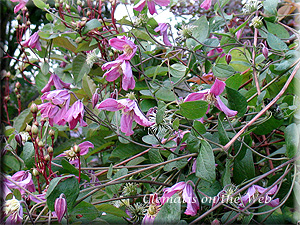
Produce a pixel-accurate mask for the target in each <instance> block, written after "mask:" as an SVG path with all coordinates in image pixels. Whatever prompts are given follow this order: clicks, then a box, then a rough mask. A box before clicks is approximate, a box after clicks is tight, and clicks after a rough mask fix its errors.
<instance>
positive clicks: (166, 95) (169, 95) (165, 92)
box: [155, 87, 175, 102]
mask: <svg viewBox="0 0 300 225" xmlns="http://www.w3.org/2000/svg"><path fill="white" fill-rule="evenodd" d="M155 96H156V97H157V98H158V99H160V100H163V101H168V102H171V101H174V100H175V94H174V93H173V91H171V90H170V89H168V88H165V87H161V88H159V89H158V91H157V92H156V93H155Z"/></svg>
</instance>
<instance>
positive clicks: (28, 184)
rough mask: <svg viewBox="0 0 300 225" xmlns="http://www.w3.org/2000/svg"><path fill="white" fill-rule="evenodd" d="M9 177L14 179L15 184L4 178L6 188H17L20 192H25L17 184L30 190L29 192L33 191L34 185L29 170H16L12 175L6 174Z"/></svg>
mask: <svg viewBox="0 0 300 225" xmlns="http://www.w3.org/2000/svg"><path fill="white" fill-rule="evenodd" d="M7 177H9V178H10V179H11V180H13V181H15V183H16V184H18V186H17V185H15V184H14V183H12V182H11V181H9V180H7V179H5V184H6V186H7V187H8V188H10V189H18V190H19V191H20V192H21V194H25V191H24V190H23V189H21V188H19V186H21V187H23V188H24V189H26V190H28V191H30V192H35V191H36V190H35V186H34V183H33V180H32V175H31V173H30V172H29V171H24V170H21V171H18V172H16V173H15V174H14V175H12V176H9V175H8V176H7Z"/></svg>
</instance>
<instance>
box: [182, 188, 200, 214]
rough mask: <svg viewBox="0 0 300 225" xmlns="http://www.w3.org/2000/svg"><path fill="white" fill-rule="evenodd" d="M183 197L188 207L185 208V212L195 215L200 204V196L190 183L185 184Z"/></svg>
mask: <svg viewBox="0 0 300 225" xmlns="http://www.w3.org/2000/svg"><path fill="white" fill-rule="evenodd" d="M182 198H183V199H184V201H185V202H186V203H187V209H186V210H185V212H184V214H186V215H191V216H195V215H196V214H197V211H198V210H199V208H200V206H199V201H198V198H197V197H196V195H195V193H194V190H193V188H192V186H191V185H190V184H186V185H185V188H184V189H183V192H182Z"/></svg>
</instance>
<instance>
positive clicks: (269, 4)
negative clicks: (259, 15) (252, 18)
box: [263, 0, 278, 16]
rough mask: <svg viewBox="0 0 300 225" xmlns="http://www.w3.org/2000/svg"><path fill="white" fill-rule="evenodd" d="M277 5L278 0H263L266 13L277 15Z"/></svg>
mask: <svg viewBox="0 0 300 225" xmlns="http://www.w3.org/2000/svg"><path fill="white" fill-rule="evenodd" d="M277 5H278V0H265V1H264V2H263V6H264V9H265V13H266V14H267V15H271V16H277Z"/></svg>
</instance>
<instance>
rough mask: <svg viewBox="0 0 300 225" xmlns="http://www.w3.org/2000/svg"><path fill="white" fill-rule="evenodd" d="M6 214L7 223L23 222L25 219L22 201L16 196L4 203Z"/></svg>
mask: <svg viewBox="0 0 300 225" xmlns="http://www.w3.org/2000/svg"><path fill="white" fill-rule="evenodd" d="M3 212H4V216H5V217H6V216H7V219H6V221H5V224H22V220H23V207H22V206H21V203H20V201H18V200H17V199H16V198H15V197H13V198H12V199H10V200H6V201H5V203H4V205H3Z"/></svg>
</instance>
